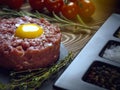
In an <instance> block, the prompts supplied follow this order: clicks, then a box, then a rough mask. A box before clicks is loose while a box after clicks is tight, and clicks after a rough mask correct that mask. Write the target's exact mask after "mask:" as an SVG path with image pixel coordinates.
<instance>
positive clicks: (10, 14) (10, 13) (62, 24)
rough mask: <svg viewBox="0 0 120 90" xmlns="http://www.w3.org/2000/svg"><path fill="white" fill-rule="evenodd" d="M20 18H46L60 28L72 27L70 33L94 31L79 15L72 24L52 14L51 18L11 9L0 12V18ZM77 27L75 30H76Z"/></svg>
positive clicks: (41, 14) (37, 13)
mask: <svg viewBox="0 0 120 90" xmlns="http://www.w3.org/2000/svg"><path fill="white" fill-rule="evenodd" d="M21 16H30V17H33V18H46V19H47V20H48V21H50V22H52V23H55V24H56V23H57V24H58V25H59V26H60V27H61V28H67V27H72V28H74V29H70V30H69V31H72V32H80V31H81V30H80V29H86V30H85V32H86V33H88V32H92V31H95V29H94V28H93V27H90V26H87V25H86V24H85V23H84V22H83V21H82V19H81V18H80V16H79V15H77V20H78V21H79V23H78V22H74V21H72V20H69V19H66V18H65V17H63V16H62V17H61V16H58V15H56V14H55V13H54V12H53V16H48V15H46V14H43V13H39V12H38V11H36V12H34V13H31V12H28V11H15V10H11V9H6V8H5V9H3V10H2V12H0V17H7V18H8V17H21ZM76 27H77V29H76Z"/></svg>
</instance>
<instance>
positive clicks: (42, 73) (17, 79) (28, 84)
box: [0, 53, 73, 90]
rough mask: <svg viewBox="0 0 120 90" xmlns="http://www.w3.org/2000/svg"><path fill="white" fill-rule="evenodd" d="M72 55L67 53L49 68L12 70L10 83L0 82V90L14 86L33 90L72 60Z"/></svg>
mask: <svg viewBox="0 0 120 90" xmlns="http://www.w3.org/2000/svg"><path fill="white" fill-rule="evenodd" d="M72 57H73V54H72V53H69V54H68V56H66V57H65V58H64V60H60V61H59V62H58V63H57V64H55V65H53V66H51V67H50V68H39V69H36V70H28V71H22V72H12V73H11V74H10V75H11V78H12V79H11V83H10V84H7V85H6V84H2V83H0V90H8V89H10V90H14V89H15V88H17V90H33V89H35V88H38V87H40V86H41V84H42V83H43V82H44V81H45V80H47V79H48V78H50V77H51V76H52V75H54V74H55V73H57V72H58V71H59V70H61V69H62V68H63V67H65V66H66V65H67V64H69V63H70V62H71V61H72V60H73V59H72Z"/></svg>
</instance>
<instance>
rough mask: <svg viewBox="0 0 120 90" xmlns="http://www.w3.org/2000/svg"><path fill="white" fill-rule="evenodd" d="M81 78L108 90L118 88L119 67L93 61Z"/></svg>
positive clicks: (119, 87)
mask: <svg viewBox="0 0 120 90" xmlns="http://www.w3.org/2000/svg"><path fill="white" fill-rule="evenodd" d="M83 80H84V81H86V82H88V83H91V84H94V85H97V86H100V87H102V88H106V89H108V90H120V68H119V67H116V66H113V65H110V64H107V63H103V62H99V61H95V62H94V63H93V64H92V65H91V67H90V68H89V70H88V71H87V73H86V74H85V75H84V77H83Z"/></svg>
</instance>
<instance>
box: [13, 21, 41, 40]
mask: <svg viewBox="0 0 120 90" xmlns="http://www.w3.org/2000/svg"><path fill="white" fill-rule="evenodd" d="M41 34H43V28H42V27H41V26H39V25H37V24H31V23H27V24H21V25H20V26H18V28H17V29H16V31H15V36H17V37H20V38H30V39H32V38H36V37H39V36H40V35H41Z"/></svg>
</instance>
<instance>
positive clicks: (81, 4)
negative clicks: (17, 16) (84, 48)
mask: <svg viewBox="0 0 120 90" xmlns="http://www.w3.org/2000/svg"><path fill="white" fill-rule="evenodd" d="M2 1H3V2H4V1H5V3H7V4H8V6H9V7H10V8H12V9H20V7H21V6H22V4H23V3H24V0H0V3H2ZM66 1H67V2H66ZM28 2H29V5H30V6H31V8H32V9H33V10H38V11H40V12H41V11H43V10H44V8H46V9H47V10H48V11H49V12H55V13H56V14H59V13H62V15H63V16H64V17H66V18H68V19H72V18H75V17H76V15H80V16H81V17H85V18H86V17H91V15H92V14H93V13H94V12H95V5H94V3H93V2H92V1H91V0H28Z"/></svg>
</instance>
